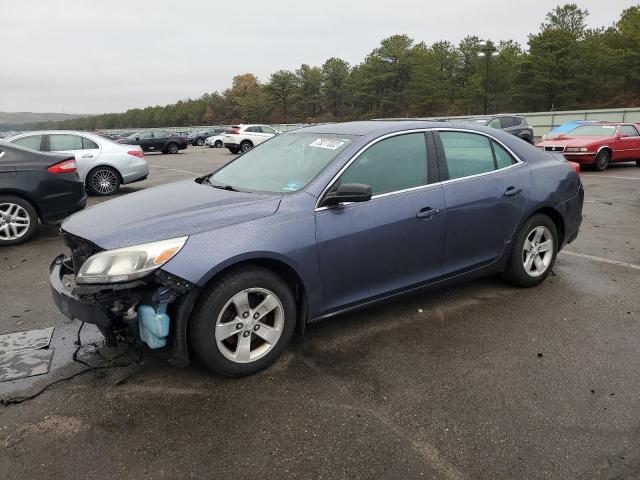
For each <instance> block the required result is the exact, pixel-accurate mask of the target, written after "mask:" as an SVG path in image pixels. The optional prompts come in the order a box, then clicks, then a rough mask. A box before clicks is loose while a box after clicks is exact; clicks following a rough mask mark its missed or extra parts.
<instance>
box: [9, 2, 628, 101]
mask: <svg viewBox="0 0 640 480" xmlns="http://www.w3.org/2000/svg"><path fill="white" fill-rule="evenodd" d="M560 3H564V2H562V0H535V1H534V0H525V1H522V0H485V1H482V2H480V1H477V0H456V1H448V2H446V1H444V2H443V1H441V0H439V1H433V0H422V1H420V0H393V1H391V2H390V1H388V0H385V1H366V0H339V1H338V0H322V1H313V2H311V1H304V0H298V1H295V0H271V1H256V0H243V1H233V0H225V1H215V0H211V1H206V0H171V1H166V0H128V1H122V0H64V1H61V0H0V18H1V19H2V27H0V69H1V73H0V111H5V112H17V111H29V112H66V113H106V112H122V111H125V110H127V109H129V108H136V107H145V106H149V105H164V104H167V103H173V102H175V101H177V100H179V99H186V98H196V97H199V96H201V95H202V94H203V93H205V92H213V91H223V90H225V89H226V88H228V87H229V86H230V85H231V80H232V78H233V76H234V75H236V74H241V73H247V72H250V73H254V74H256V75H257V76H258V78H259V79H260V80H261V81H267V80H268V79H269V75H270V74H271V73H273V72H275V71H276V70H280V69H291V70H295V69H296V68H298V67H299V66H300V65H301V64H302V63H307V64H310V65H322V63H324V61H325V60H326V59H327V58H330V57H334V56H335V57H341V58H343V59H345V60H347V61H348V62H349V63H351V64H352V65H355V64H358V63H360V62H361V61H362V60H363V59H364V57H365V56H366V55H367V54H368V53H369V52H371V51H372V50H373V49H374V48H376V47H377V46H378V45H379V43H380V41H381V40H382V39H383V38H386V37H388V36H390V35H394V34H407V35H409V36H410V37H411V38H413V39H414V40H415V41H416V42H419V41H424V42H426V43H427V44H431V43H434V42H436V41H440V40H448V41H450V42H453V43H457V42H459V41H460V40H461V39H462V38H464V37H465V36H467V35H470V34H472V35H477V36H479V37H480V38H482V39H491V40H494V41H498V40H502V39H504V40H507V39H513V40H516V41H517V42H519V43H521V44H522V45H523V46H526V42H527V35H528V34H529V33H532V32H536V31H537V30H538V29H539V26H540V23H541V22H542V21H543V20H544V17H545V14H546V12H548V11H550V10H551V9H553V8H554V7H555V6H557V5H558V4H560ZM575 3H577V4H578V6H579V7H580V8H586V9H587V10H589V12H590V15H589V22H588V23H589V25H590V26H602V25H605V26H609V25H611V24H613V23H614V22H615V21H616V20H617V19H618V17H619V16H620V13H621V12H622V10H624V9H625V8H628V7H630V6H632V5H634V4H637V1H636V2H634V1H623V0H607V1H602V0H583V1H579V0H578V1H576V2H575Z"/></svg>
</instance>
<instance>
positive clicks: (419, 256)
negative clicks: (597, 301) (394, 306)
mask: <svg viewBox="0 0 640 480" xmlns="http://www.w3.org/2000/svg"><path fill="white" fill-rule="evenodd" d="M434 156H435V154H434ZM434 170H435V169H434ZM434 173H435V172H431V175H430V169H429V166H428V161H427V145H426V135H425V133H424V132H418V133H408V134H402V135H397V136H393V137H389V138H386V139H383V140H380V141H378V142H377V143H375V144H373V145H372V146H370V147H369V148H368V149H367V150H365V151H364V152H363V153H362V154H360V155H359V156H358V157H357V158H356V159H355V160H354V161H353V163H351V165H350V166H349V167H348V168H347V169H346V170H345V171H344V173H343V174H342V175H341V176H340V178H339V179H338V180H337V182H336V184H338V182H339V183H343V184H344V183H361V184H366V185H370V186H371V189H372V194H373V197H372V199H371V200H369V201H367V202H361V203H350V204H344V205H339V206H337V207H330V208H320V209H318V210H317V211H316V239H317V252H318V261H319V265H320V273H321V276H322V285H323V298H324V303H325V305H327V310H326V313H328V312H330V311H331V310H337V309H340V308H344V307H346V306H348V305H350V304H353V303H358V302H362V301H363V300H365V299H373V298H375V297H381V296H385V295H386V294H388V293H390V292H393V291H395V290H401V289H406V288H408V287H411V286H412V285H417V284H420V283H424V282H426V281H428V280H430V279H433V278H436V277H438V276H440V275H441V273H442V248H443V242H444V219H445V212H444V197H443V193H442V187H441V185H439V184H429V182H430V179H431V180H433V178H434V177H433V174H434ZM336 184H334V185H336Z"/></svg>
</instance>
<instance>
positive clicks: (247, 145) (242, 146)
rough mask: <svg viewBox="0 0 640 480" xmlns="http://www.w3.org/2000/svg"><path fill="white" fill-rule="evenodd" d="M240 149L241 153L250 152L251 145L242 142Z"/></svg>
mask: <svg viewBox="0 0 640 480" xmlns="http://www.w3.org/2000/svg"><path fill="white" fill-rule="evenodd" d="M240 149H241V150H242V151H243V152H248V151H249V150H251V145H250V144H249V143H248V142H244V143H242V144H241V145H240Z"/></svg>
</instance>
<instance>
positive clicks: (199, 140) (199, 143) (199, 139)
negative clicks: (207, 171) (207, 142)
mask: <svg viewBox="0 0 640 480" xmlns="http://www.w3.org/2000/svg"><path fill="white" fill-rule="evenodd" d="M196 145H198V146H199V147H201V146H202V145H204V138H198V139H196Z"/></svg>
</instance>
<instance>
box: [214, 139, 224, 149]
mask: <svg viewBox="0 0 640 480" xmlns="http://www.w3.org/2000/svg"><path fill="white" fill-rule="evenodd" d="M213 146H214V147H215V148H222V140H216V142H215V143H214V144H213Z"/></svg>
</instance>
